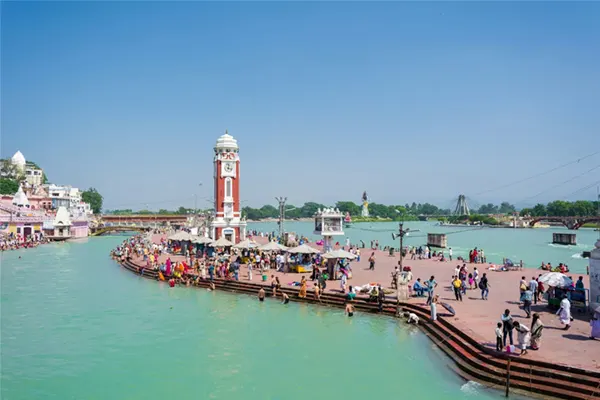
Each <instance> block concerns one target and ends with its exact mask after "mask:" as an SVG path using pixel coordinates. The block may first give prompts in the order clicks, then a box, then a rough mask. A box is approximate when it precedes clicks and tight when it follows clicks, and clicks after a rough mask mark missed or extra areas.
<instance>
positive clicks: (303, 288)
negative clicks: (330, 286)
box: [298, 276, 307, 299]
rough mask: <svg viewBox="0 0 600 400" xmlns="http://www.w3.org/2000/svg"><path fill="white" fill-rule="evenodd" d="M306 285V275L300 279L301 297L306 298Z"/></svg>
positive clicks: (299, 294) (299, 295)
mask: <svg viewBox="0 0 600 400" xmlns="http://www.w3.org/2000/svg"><path fill="white" fill-rule="evenodd" d="M306 286H307V282H306V277H304V276H303V277H302V279H301V280H300V292H299V293H298V297H300V298H301V299H305V298H306Z"/></svg>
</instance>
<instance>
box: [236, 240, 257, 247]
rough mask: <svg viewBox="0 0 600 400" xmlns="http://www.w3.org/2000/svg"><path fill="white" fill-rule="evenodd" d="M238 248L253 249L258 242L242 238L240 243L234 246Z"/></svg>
mask: <svg viewBox="0 0 600 400" xmlns="http://www.w3.org/2000/svg"><path fill="white" fill-rule="evenodd" d="M233 247H234V248H236V249H253V248H255V247H258V243H256V242H252V241H250V239H246V240H242V241H241V242H239V243H238V244H236V245H234V246H233Z"/></svg>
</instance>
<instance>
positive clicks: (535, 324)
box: [531, 313, 544, 350]
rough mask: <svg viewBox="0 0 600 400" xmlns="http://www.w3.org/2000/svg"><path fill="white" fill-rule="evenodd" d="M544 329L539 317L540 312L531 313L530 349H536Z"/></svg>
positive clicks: (538, 346)
mask: <svg viewBox="0 0 600 400" xmlns="http://www.w3.org/2000/svg"><path fill="white" fill-rule="evenodd" d="M543 330H544V324H543V323H542V320H541V319H540V314H538V313H535V314H533V320H532V321H531V349H532V350H538V349H539V348H540V343H541V341H542V331H543Z"/></svg>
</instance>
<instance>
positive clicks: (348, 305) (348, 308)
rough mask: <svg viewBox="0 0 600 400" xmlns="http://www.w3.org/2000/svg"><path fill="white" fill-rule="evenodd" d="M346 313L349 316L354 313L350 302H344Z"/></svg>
mask: <svg viewBox="0 0 600 400" xmlns="http://www.w3.org/2000/svg"><path fill="white" fill-rule="evenodd" d="M345 312H346V314H348V317H351V316H353V315H354V306H353V305H352V304H350V303H346V311H345Z"/></svg>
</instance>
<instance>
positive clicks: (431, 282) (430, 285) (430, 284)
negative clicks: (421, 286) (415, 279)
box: [425, 275, 437, 305]
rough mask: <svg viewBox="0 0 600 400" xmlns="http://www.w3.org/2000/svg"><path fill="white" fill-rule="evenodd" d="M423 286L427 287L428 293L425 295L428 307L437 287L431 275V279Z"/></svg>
mask: <svg viewBox="0 0 600 400" xmlns="http://www.w3.org/2000/svg"><path fill="white" fill-rule="evenodd" d="M425 285H427V289H429V292H428V293H427V305H429V304H431V300H433V292H434V290H435V288H436V286H437V282H436V281H435V276H433V275H431V278H429V280H428V281H427V282H425Z"/></svg>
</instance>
